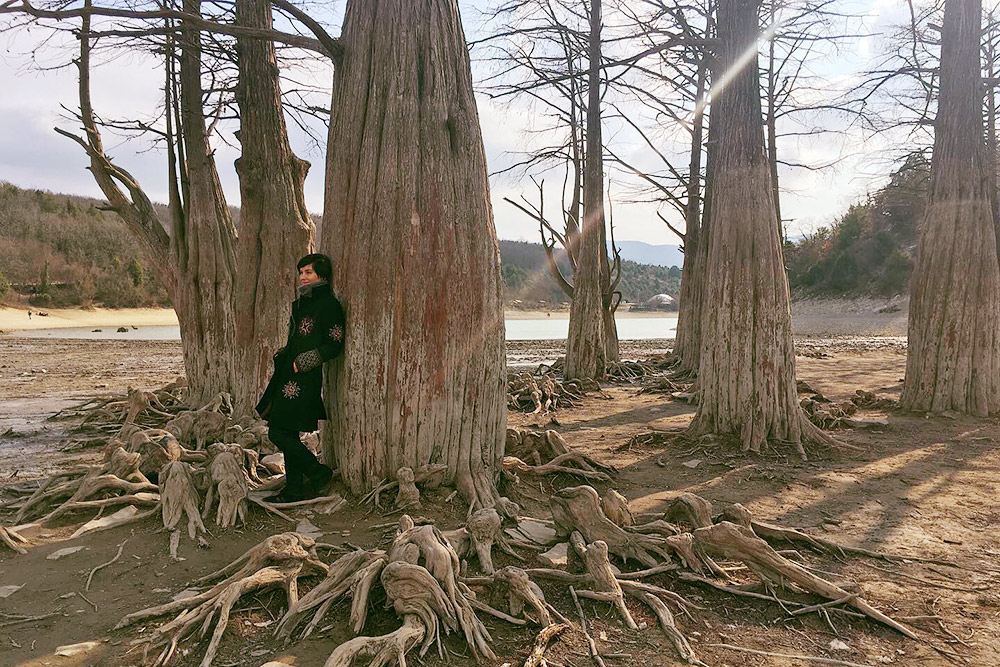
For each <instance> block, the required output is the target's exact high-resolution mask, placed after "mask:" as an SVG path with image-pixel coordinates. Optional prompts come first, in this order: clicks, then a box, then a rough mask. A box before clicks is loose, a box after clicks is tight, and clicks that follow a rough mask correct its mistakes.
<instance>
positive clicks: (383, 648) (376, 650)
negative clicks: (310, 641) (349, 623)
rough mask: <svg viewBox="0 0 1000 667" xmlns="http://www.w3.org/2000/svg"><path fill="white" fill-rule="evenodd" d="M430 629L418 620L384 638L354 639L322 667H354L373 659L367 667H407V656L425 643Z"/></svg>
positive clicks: (407, 618)
mask: <svg viewBox="0 0 1000 667" xmlns="http://www.w3.org/2000/svg"><path fill="white" fill-rule="evenodd" d="M426 633H427V629H426V628H425V627H424V625H423V623H421V622H420V619H419V618H418V617H416V616H413V615H410V616H405V617H404V618H403V625H402V626H400V628H399V629H398V630H396V631H394V632H390V633H389V634H387V635H382V636H381V637H355V638H354V639H352V640H350V641H346V642H344V643H343V644H341V645H340V646H338V647H337V648H336V649H334V651H333V653H331V654H330V657H329V658H327V659H326V662H325V663H323V667H351V665H352V664H354V660H355V658H367V657H371V659H372V660H371V662H369V663H368V667H384V666H385V665H389V664H392V663H393V661H395V662H396V664H398V665H401V666H403V667H405V665H406V654H407V653H408V652H409V651H410V650H411V649H412V648H413V647H414V646H416V645H417V644H419V643H420V642H421V641H422V640H423V639H424V635H425V634H426Z"/></svg>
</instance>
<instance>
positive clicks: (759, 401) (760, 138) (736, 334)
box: [691, 0, 829, 457]
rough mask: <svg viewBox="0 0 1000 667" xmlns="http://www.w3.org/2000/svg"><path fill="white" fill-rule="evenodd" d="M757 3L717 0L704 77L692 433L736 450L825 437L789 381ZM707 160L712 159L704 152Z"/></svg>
mask: <svg viewBox="0 0 1000 667" xmlns="http://www.w3.org/2000/svg"><path fill="white" fill-rule="evenodd" d="M757 9H758V2H746V3H744V2H736V1H735V0H720V2H719V5H718V36H719V42H720V45H719V52H718V57H717V59H716V62H715V69H714V72H713V76H712V81H713V85H714V87H715V90H713V92H712V139H713V141H714V142H717V144H716V146H717V148H716V152H715V155H714V156H713V157H716V158H717V162H716V163H715V164H714V165H713V170H712V183H711V186H710V187H711V190H710V196H711V207H712V208H711V215H712V224H711V231H710V236H709V238H708V239H707V242H708V255H707V263H706V284H705V303H706V304H709V303H710V304H712V307H711V308H708V309H706V310H705V311H704V313H703V315H702V323H703V331H702V336H703V338H702V354H701V363H700V368H699V373H698V376H699V382H700V384H701V387H700V395H699V399H700V400H699V403H698V413H697V415H696V416H695V419H694V421H693V423H692V425H691V432H692V433H693V434H704V433H716V434H725V435H731V436H735V437H736V438H738V439H739V441H740V443H741V444H742V448H743V450H744V451H746V450H750V451H754V452H757V451H760V449H761V447H762V446H763V445H764V444H765V443H766V442H767V441H775V442H783V443H790V444H791V445H792V446H793V447H794V448H795V449H796V451H798V453H799V454H800V455H801V456H803V457H804V456H805V449H804V448H803V443H804V442H808V441H818V442H828V441H829V438H828V437H827V436H825V435H823V434H822V432H821V431H820V430H819V429H818V428H817V427H815V426H814V425H813V424H812V423H810V422H809V421H808V419H807V418H806V415H805V413H804V412H803V411H802V409H801V408H800V407H799V404H798V399H797V396H796V389H795V352H794V349H793V347H792V331H791V310H790V307H789V293H788V279H787V276H786V275H785V267H784V263H783V259H782V249H781V241H780V239H779V237H778V229H777V226H778V225H777V217H776V215H775V213H774V202H773V201H772V198H771V187H770V185H771V181H770V174H769V173H768V166H767V161H766V159H765V155H764V133H763V128H762V123H761V118H762V117H761V111H760V89H759V85H758V76H757V50H756V48H755V46H754V45H755V44H756V40H757V37H758V34H759V31H758V20H757ZM710 159H711V158H710Z"/></svg>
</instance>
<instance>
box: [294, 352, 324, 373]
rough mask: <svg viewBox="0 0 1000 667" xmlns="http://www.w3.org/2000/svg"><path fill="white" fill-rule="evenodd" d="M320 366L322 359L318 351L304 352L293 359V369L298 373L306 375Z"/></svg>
mask: <svg viewBox="0 0 1000 667" xmlns="http://www.w3.org/2000/svg"><path fill="white" fill-rule="evenodd" d="M322 365H323V357H321V356H320V354H319V350H306V351H305V352H303V353H302V354H300V355H299V356H297V357H295V367H296V368H298V369H299V372H300V373H308V372H309V371H311V370H312V369H314V368H316V367H318V366H322Z"/></svg>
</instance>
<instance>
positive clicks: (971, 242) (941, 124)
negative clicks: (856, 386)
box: [900, 0, 1000, 416]
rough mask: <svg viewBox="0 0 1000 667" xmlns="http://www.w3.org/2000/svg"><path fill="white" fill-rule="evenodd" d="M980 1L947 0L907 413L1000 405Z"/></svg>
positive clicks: (914, 298)
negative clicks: (981, 55) (981, 81)
mask: <svg viewBox="0 0 1000 667" xmlns="http://www.w3.org/2000/svg"><path fill="white" fill-rule="evenodd" d="M981 25H982V3H981V0H947V1H946V2H945V13H944V25H943V26H942V29H941V69H940V81H941V84H940V95H939V98H938V111H937V117H936V119H935V122H934V151H933V154H932V158H931V183H930V191H929V194H928V203H927V207H926V208H925V213H924V219H923V224H922V226H921V230H920V242H919V246H918V254H917V266H916V270H915V272H914V275H913V278H912V280H911V285H910V286H911V297H910V320H909V329H908V336H909V337H908V342H907V358H906V380H905V382H904V384H903V394H902V397H901V399H900V401H901V405H902V407H903V408H906V409H910V410H926V411H935V412H937V411H944V410H954V411H958V412H964V413H969V414H974V415H980V416H986V415H994V414H997V412H998V411H1000V263H998V257H997V246H996V234H995V220H994V209H993V206H992V204H991V201H990V184H989V178H990V174H989V169H988V160H987V156H986V151H985V141H984V132H983V113H982V112H983V90H982V86H981V83H980V72H981V61H980V34H981Z"/></svg>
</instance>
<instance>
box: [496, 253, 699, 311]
mask: <svg viewBox="0 0 1000 667" xmlns="http://www.w3.org/2000/svg"><path fill="white" fill-rule="evenodd" d="M556 257H557V262H558V264H559V266H560V269H561V270H562V273H563V275H564V276H566V277H567V279H569V280H570V282H572V277H571V275H570V269H569V261H568V260H567V259H566V254H565V253H564V252H562V251H561V250H560V251H558V252H557V253H556ZM500 261H501V265H502V269H503V281H504V285H505V286H506V289H507V294H506V299H507V301H513V300H520V301H523V302H526V303H537V302H539V301H544V302H546V303H564V302H567V303H568V299H567V298H566V295H565V293H564V292H563V291H562V289H561V288H560V287H559V285H558V284H557V283H556V281H555V279H554V278H553V277H552V274H551V272H550V270H549V263H548V260H547V259H546V257H545V250H544V248H542V245H541V244H540V243H527V242H525V241H500ZM680 285H681V270H680V269H679V268H678V267H676V266H672V267H666V266H653V265H651V264H637V263H636V262H630V261H627V260H626V261H623V262H622V280H621V283H620V284H619V286H618V289H619V290H620V291H621V293H622V299H623V301H628V302H631V303H638V302H641V301H645V300H647V299H649V298H650V297H652V296H654V295H656V294H670V295H671V296H674V297H675V298H676V296H677V294H678V292H680Z"/></svg>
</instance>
